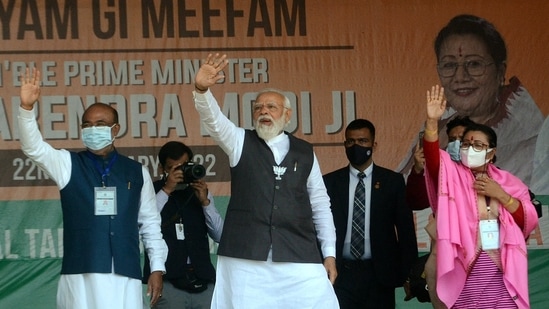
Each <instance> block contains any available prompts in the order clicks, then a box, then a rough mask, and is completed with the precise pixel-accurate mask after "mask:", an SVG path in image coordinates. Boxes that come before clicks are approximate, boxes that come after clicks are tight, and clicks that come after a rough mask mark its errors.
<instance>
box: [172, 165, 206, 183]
mask: <svg viewBox="0 0 549 309" xmlns="http://www.w3.org/2000/svg"><path fill="white" fill-rule="evenodd" d="M179 168H180V169H181V171H183V183H185V184H189V183H191V182H193V181H196V180H199V179H202V178H204V176H206V168H205V167H204V166H203V165H200V164H197V163H194V162H187V163H185V164H183V165H181V166H180V167H179Z"/></svg>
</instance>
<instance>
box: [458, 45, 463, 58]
mask: <svg viewBox="0 0 549 309" xmlns="http://www.w3.org/2000/svg"><path fill="white" fill-rule="evenodd" d="M458 55H459V56H460V57H461V56H462V54H461V46H460V47H459V49H458Z"/></svg>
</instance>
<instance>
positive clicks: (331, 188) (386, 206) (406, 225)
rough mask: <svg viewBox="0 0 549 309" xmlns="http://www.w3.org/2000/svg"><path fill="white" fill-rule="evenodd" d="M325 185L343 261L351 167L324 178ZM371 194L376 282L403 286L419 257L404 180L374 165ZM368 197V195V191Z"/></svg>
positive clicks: (400, 175)
mask: <svg viewBox="0 0 549 309" xmlns="http://www.w3.org/2000/svg"><path fill="white" fill-rule="evenodd" d="M324 183H325V184H326V189H327V190H328V195H329V196H330V202H331V209H332V214H333V217H334V224H335V227H336V235H337V242H336V261H337V260H338V259H339V260H341V259H342V252H343V242H344V241H345V233H346V231H347V218H348V216H349V166H347V167H344V168H342V169H339V170H336V171H334V172H331V173H329V174H327V175H325V176H324ZM370 192H371V200H370V205H371V210H370V241H371V250H372V263H373V266H374V271H375V280H377V282H378V283H380V284H382V285H385V286H394V287H398V286H402V284H403V283H404V281H405V280H406V278H407V276H408V273H409V270H410V267H411V265H412V262H413V261H414V260H415V259H416V258H417V254H418V252H417V240H416V233H415V226H414V221H413V215H412V211H411V210H410V208H408V206H407V205H406V202H405V196H404V195H405V184H404V177H403V176H402V174H399V173H396V172H394V171H391V170H389V169H386V168H383V167H380V166H377V165H375V164H374V167H373V172H372V187H371V190H370ZM366 194H369V193H368V190H366ZM351 215H352V214H351Z"/></svg>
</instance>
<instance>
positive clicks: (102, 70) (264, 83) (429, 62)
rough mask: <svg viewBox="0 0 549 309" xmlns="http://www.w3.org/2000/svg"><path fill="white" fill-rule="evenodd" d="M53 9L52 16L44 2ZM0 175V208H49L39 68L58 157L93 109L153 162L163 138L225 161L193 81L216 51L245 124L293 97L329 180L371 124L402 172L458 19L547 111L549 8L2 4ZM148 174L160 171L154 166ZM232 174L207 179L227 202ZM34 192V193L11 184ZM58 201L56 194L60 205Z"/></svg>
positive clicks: (295, 120)
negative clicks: (256, 105)
mask: <svg viewBox="0 0 549 309" xmlns="http://www.w3.org/2000/svg"><path fill="white" fill-rule="evenodd" d="M46 3H47V4H48V6H45V4H46ZM0 5H1V6H2V10H1V14H0V22H1V23H0V26H1V27H2V31H1V34H0V35H2V42H3V47H2V50H1V51H0V56H1V57H2V58H1V61H0V89H1V90H2V93H1V96H0V141H1V145H2V146H1V150H0V158H1V159H2V162H4V168H3V169H2V170H1V171H0V177H1V179H2V180H1V184H0V187H1V188H0V191H3V192H4V193H6V194H2V199H7V200H9V199H28V198H31V199H42V198H50V197H51V195H53V194H51V193H48V192H49V191H51V187H50V186H51V182H49V183H48V182H47V181H45V182H42V180H41V179H42V178H43V175H42V174H41V172H40V171H39V170H37V169H36V168H35V167H33V165H32V163H30V162H29V161H27V160H26V159H25V157H24V155H23V154H22V153H21V152H20V150H19V148H20V147H19V142H18V140H17V139H18V132H17V128H16V112H17V106H18V104H19V99H18V92H19V88H18V87H19V82H18V76H19V74H20V72H21V71H22V70H23V69H24V68H25V67H27V66H35V67H37V68H38V69H40V70H41V71H42V76H43V80H42V84H43V89H42V98H41V100H40V102H39V103H38V109H37V111H38V119H39V124H40V127H41V130H42V133H43V135H44V138H45V140H46V141H48V142H49V143H51V144H52V145H53V146H54V147H59V148H71V149H80V148H81V147H82V144H81V141H80V133H79V119H80V117H81V115H82V112H83V110H84V108H85V107H86V106H87V105H89V104H91V103H93V102H98V101H100V102H104V103H109V104H113V105H114V106H115V107H116V108H117V109H118V111H119V113H120V119H121V121H120V122H121V127H122V130H121V136H119V139H118V140H117V141H116V145H117V146H118V147H119V148H120V149H121V152H122V153H124V151H128V152H127V153H125V154H127V155H136V156H137V157H139V156H142V158H150V157H151V156H152V157H154V156H155V155H156V153H157V151H158V149H159V147H160V146H162V144H164V143H165V142H167V141H169V140H175V139H178V140H181V141H183V142H184V143H186V144H188V145H190V146H193V147H199V148H201V147H202V148H204V149H206V148H207V147H210V146H211V147H212V148H211V149H217V150H215V151H213V152H211V153H210V152H209V153H205V154H204V155H206V156H207V155H208V154H213V155H214V156H215V158H216V160H218V161H216V164H217V165H216V166H219V164H220V163H219V162H224V163H223V164H226V158H223V160H221V157H223V153H222V152H221V151H219V148H216V147H215V146H214V143H213V141H212V140H211V139H210V138H209V137H207V136H205V135H204V134H203V132H202V131H201V129H200V122H199V119H198V116H197V113H196V111H195V110H194V106H193V103H192V95H191V91H192V89H193V85H192V82H193V77H194V74H195V72H196V70H197V69H198V68H199V65H200V61H201V59H203V58H204V57H205V56H206V55H207V53H208V52H221V53H227V55H228V56H229V58H230V64H229V66H228V68H227V69H226V70H225V71H224V73H225V75H226V78H225V80H224V82H223V83H222V84H220V85H218V86H217V87H215V88H213V89H212V91H213V93H214V94H215V96H216V97H217V98H218V100H219V102H220V104H221V105H222V107H223V110H224V112H225V113H226V114H227V115H228V116H229V118H230V119H231V120H233V121H234V122H235V123H236V124H237V125H240V126H244V127H251V112H250V104H251V102H252V100H253V99H254V95H255V92H256V91H258V90H260V89H262V88H265V87H276V88H280V89H283V90H285V91H287V94H288V96H289V97H290V99H291V102H292V107H293V117H292V121H291V123H290V126H289V127H288V131H291V132H293V133H294V134H295V135H297V136H299V137H302V138H304V139H306V140H307V141H309V142H311V143H313V144H314V145H315V150H316V152H317V155H318V158H319V160H320V164H321V168H322V170H323V172H329V171H332V170H334V169H336V168H338V167H341V166H343V165H345V164H346V162H347V160H346V158H345V155H344V151H343V149H342V145H341V142H342V140H343V129H344V128H345V125H346V124H347V123H348V122H349V121H351V120H353V119H355V118H367V119H369V120H371V121H372V122H373V123H374V124H375V125H376V127H377V134H376V140H377V142H378V149H377V152H376V154H375V157H374V160H375V161H376V163H377V164H379V165H382V166H387V167H389V168H396V167H397V165H398V163H399V162H400V161H401V160H402V159H403V158H404V156H405V155H406V152H407V150H408V149H409V147H410V144H411V142H412V141H413V140H414V139H415V138H416V137H417V132H418V130H419V128H420V127H421V125H422V123H423V120H424V114H425V112H424V97H425V91H426V89H427V88H428V87H430V86H431V85H433V84H435V83H438V77H437V73H436V69H435V64H436V59H435V56H434V51H433V40H434V37H435V36H436V34H437V32H438V31H439V29H440V28H441V27H443V26H444V25H445V24H446V23H447V22H448V20H449V19H450V18H452V17H453V16H455V15H457V14H462V13H470V14H476V15H479V16H482V17H484V18H486V19H488V20H489V21H491V22H493V23H494V24H495V26H496V27H497V28H498V30H499V31H500V32H501V33H502V35H503V36H504V39H505V40H506V42H507V46H508V58H509V60H508V64H507V76H506V77H507V79H508V78H510V77H511V76H513V75H517V76H519V78H520V80H521V81H522V83H523V84H524V85H525V86H526V88H527V89H528V91H529V92H530V93H531V94H532V96H533V98H534V100H535V101H536V103H537V104H538V106H539V108H540V109H541V110H542V112H543V113H544V114H545V115H547V114H548V113H549V102H548V101H547V99H546V98H547V97H549V88H548V87H547V85H545V84H546V83H545V81H546V80H547V78H548V74H549V73H547V72H549V62H548V61H546V60H547V59H546V54H545V50H546V42H549V33H548V32H547V31H546V29H548V28H549V19H547V16H549V4H546V3H545V2H539V1H527V2H520V3H516V2H512V1H497V2H496V1H494V2H490V3H486V2H479V1H460V2H453V1H451V2H449V1H432V0H430V1H425V0H421V1H420V0H416V1H405V2H403V1H354V0H340V1H322V0H319V1H305V0H276V1H275V0H268V1H259V0H250V1H127V0H125V1H123V0H119V1H107V0H100V1H91V0H89V1H61V0H59V1H25V2H19V1H8V0H1V1H0ZM149 163H150V164H151V165H150V166H149V167H150V171H151V174H152V175H153V176H157V174H155V170H157V168H158V166H153V165H152V164H153V163H154V160H150V162H149ZM227 173H228V169H227V167H226V166H225V167H224V168H223V169H221V170H220V172H219V174H216V176H215V177H213V176H212V178H211V179H209V181H211V182H214V183H215V184H214V188H215V189H216V190H217V191H216V193H215V194H216V195H228V194H229V192H228V191H229V190H228V189H229V188H228V183H227V179H228V175H227ZM18 186H24V187H30V186H38V188H44V189H43V190H41V189H37V190H31V192H30V194H25V195H20V194H14V193H13V194H12V193H11V192H17V190H15V191H14V190H11V189H10V187H18ZM54 198H55V197H54Z"/></svg>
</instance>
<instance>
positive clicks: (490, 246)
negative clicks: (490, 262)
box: [479, 219, 499, 250]
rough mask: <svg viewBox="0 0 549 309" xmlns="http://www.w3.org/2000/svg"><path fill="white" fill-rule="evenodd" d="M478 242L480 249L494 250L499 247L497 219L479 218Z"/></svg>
mask: <svg viewBox="0 0 549 309" xmlns="http://www.w3.org/2000/svg"><path fill="white" fill-rule="evenodd" d="M479 228H480V242H481V244H482V250H494V249H498V248H499V225H498V220H494V219H492V220H480V223H479Z"/></svg>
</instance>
